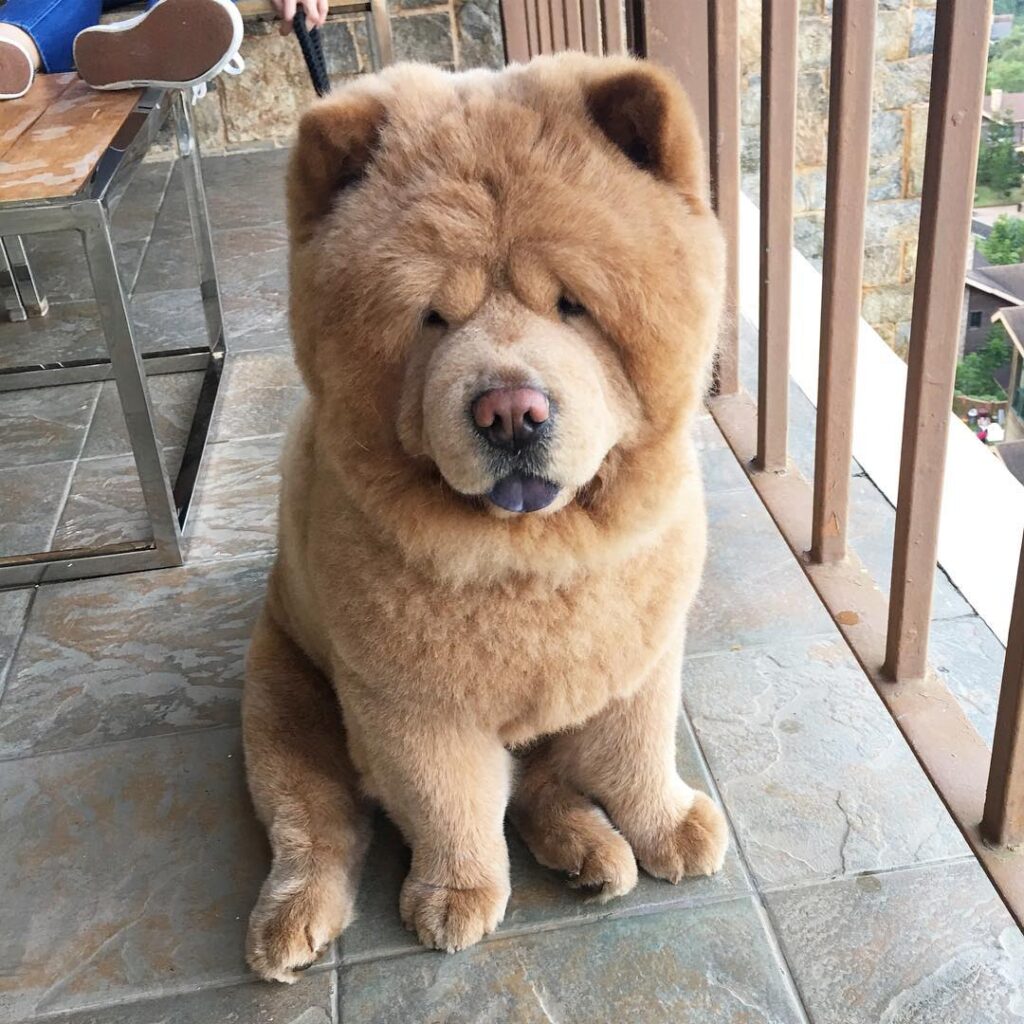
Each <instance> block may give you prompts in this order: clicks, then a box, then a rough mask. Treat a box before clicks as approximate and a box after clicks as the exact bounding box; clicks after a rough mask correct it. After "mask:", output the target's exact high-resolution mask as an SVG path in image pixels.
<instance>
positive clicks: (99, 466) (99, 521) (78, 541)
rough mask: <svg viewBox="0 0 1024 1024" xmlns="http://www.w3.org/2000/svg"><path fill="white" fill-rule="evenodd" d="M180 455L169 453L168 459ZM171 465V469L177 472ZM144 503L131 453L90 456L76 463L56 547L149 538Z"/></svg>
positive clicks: (53, 544)
mask: <svg viewBox="0 0 1024 1024" xmlns="http://www.w3.org/2000/svg"><path fill="white" fill-rule="evenodd" d="M172 457H173V458H180V455H177V456H173V455H172V454H171V453H165V458H168V460H170V459H171V458H172ZM173 471H174V470H173V466H170V465H169V472H172V473H173ZM152 537H153V529H152V526H151V525H150V521H149V515H148V513H147V511H146V503H145V500H144V498H143V497H142V487H141V486H140V484H139V474H138V471H137V470H136V468H135V460H134V459H133V458H132V456H131V455H111V456H103V457H101V458H97V459H87V460H85V461H84V462H79V463H78V464H77V465H76V466H75V472H74V475H73V476H72V478H71V487H70V489H69V491H68V496H67V500H66V501H65V503H64V508H63V509H62V510H61V514H60V519H59V521H58V522H57V529H56V531H55V533H54V535H53V543H52V545H51V546H52V548H53V550H54V551H71V550H73V549H75V548H94V547H100V546H101V545H104V544H121V543H124V542H126V541H136V540H146V541H148V540H151V539H152Z"/></svg>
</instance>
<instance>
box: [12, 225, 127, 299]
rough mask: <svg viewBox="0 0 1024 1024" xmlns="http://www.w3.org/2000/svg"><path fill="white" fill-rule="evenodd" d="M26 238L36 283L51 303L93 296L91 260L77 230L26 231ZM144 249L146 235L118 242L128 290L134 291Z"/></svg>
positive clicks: (119, 256) (119, 259)
mask: <svg viewBox="0 0 1024 1024" xmlns="http://www.w3.org/2000/svg"><path fill="white" fill-rule="evenodd" d="M24 241H25V251H26V252H27V253H28V259H29V263H30V264H31V266H32V270H33V272H34V274H35V278H36V284H37V285H38V286H39V290H40V291H41V292H42V293H43V294H44V295H45V296H46V297H47V298H48V299H49V300H50V302H51V303H55V302H75V301H78V300H81V299H91V298H93V296H94V294H95V292H94V291H93V286H92V277H91V276H90V275H89V264H88V262H87V261H86V258H85V248H84V247H83V245H82V243H81V241H80V240H79V237H78V235H77V233H75V232H74V231H52V232H50V233H48V234H45V235H25V236H24ZM145 251H146V239H145V237H142V238H132V239H128V240H126V241H123V242H120V243H115V255H116V257H117V265H118V267H119V269H120V271H121V279H122V284H123V285H124V287H125V289H126V291H129V292H130V291H131V287H132V284H133V283H134V281H135V278H136V275H137V274H138V272H139V267H140V266H141V264H142V257H143V253H144V252H145Z"/></svg>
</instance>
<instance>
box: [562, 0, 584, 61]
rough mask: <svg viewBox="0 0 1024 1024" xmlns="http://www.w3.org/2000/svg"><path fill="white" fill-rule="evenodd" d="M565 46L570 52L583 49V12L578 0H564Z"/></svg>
mask: <svg viewBox="0 0 1024 1024" xmlns="http://www.w3.org/2000/svg"><path fill="white" fill-rule="evenodd" d="M565 45H566V46H567V47H568V48H569V49H570V50H582V49H583V12H582V11H581V9H580V0H565Z"/></svg>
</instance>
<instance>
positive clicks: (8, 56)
mask: <svg viewBox="0 0 1024 1024" xmlns="http://www.w3.org/2000/svg"><path fill="white" fill-rule="evenodd" d="M34 78H35V68H33V67H32V61H31V60H30V59H29V56H28V54H27V53H26V52H25V51H24V50H23V49H22V48H21V47H20V46H19V45H18V44H17V43H12V42H10V41H9V40H6V39H4V40H0V100H16V99H19V98H20V97H22V96H24V95H25V93H27V92H28V90H29V88H30V87H31V85H32V80H33V79H34Z"/></svg>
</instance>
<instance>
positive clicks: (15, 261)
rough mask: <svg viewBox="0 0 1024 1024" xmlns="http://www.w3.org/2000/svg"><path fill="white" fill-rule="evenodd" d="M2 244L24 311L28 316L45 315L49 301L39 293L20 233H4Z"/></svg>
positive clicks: (48, 307) (48, 308)
mask: <svg viewBox="0 0 1024 1024" xmlns="http://www.w3.org/2000/svg"><path fill="white" fill-rule="evenodd" d="M2 244H3V249H4V254H5V255H6V257H7V263H8V265H9V267H10V269H11V274H12V276H13V278H14V287H15V288H16V289H17V292H18V297H19V298H20V299H21V305H22V306H23V307H24V309H25V312H26V313H27V314H28V315H29V316H46V314H47V313H48V312H49V310H50V303H49V302H48V301H47V299H46V296H45V295H40V294H39V289H38V287H37V286H36V279H35V275H34V274H33V273H32V267H31V265H30V264H29V262H28V254H27V253H26V252H25V246H24V243H23V242H22V240H21V235H5V236H4V238H3V239H2Z"/></svg>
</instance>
